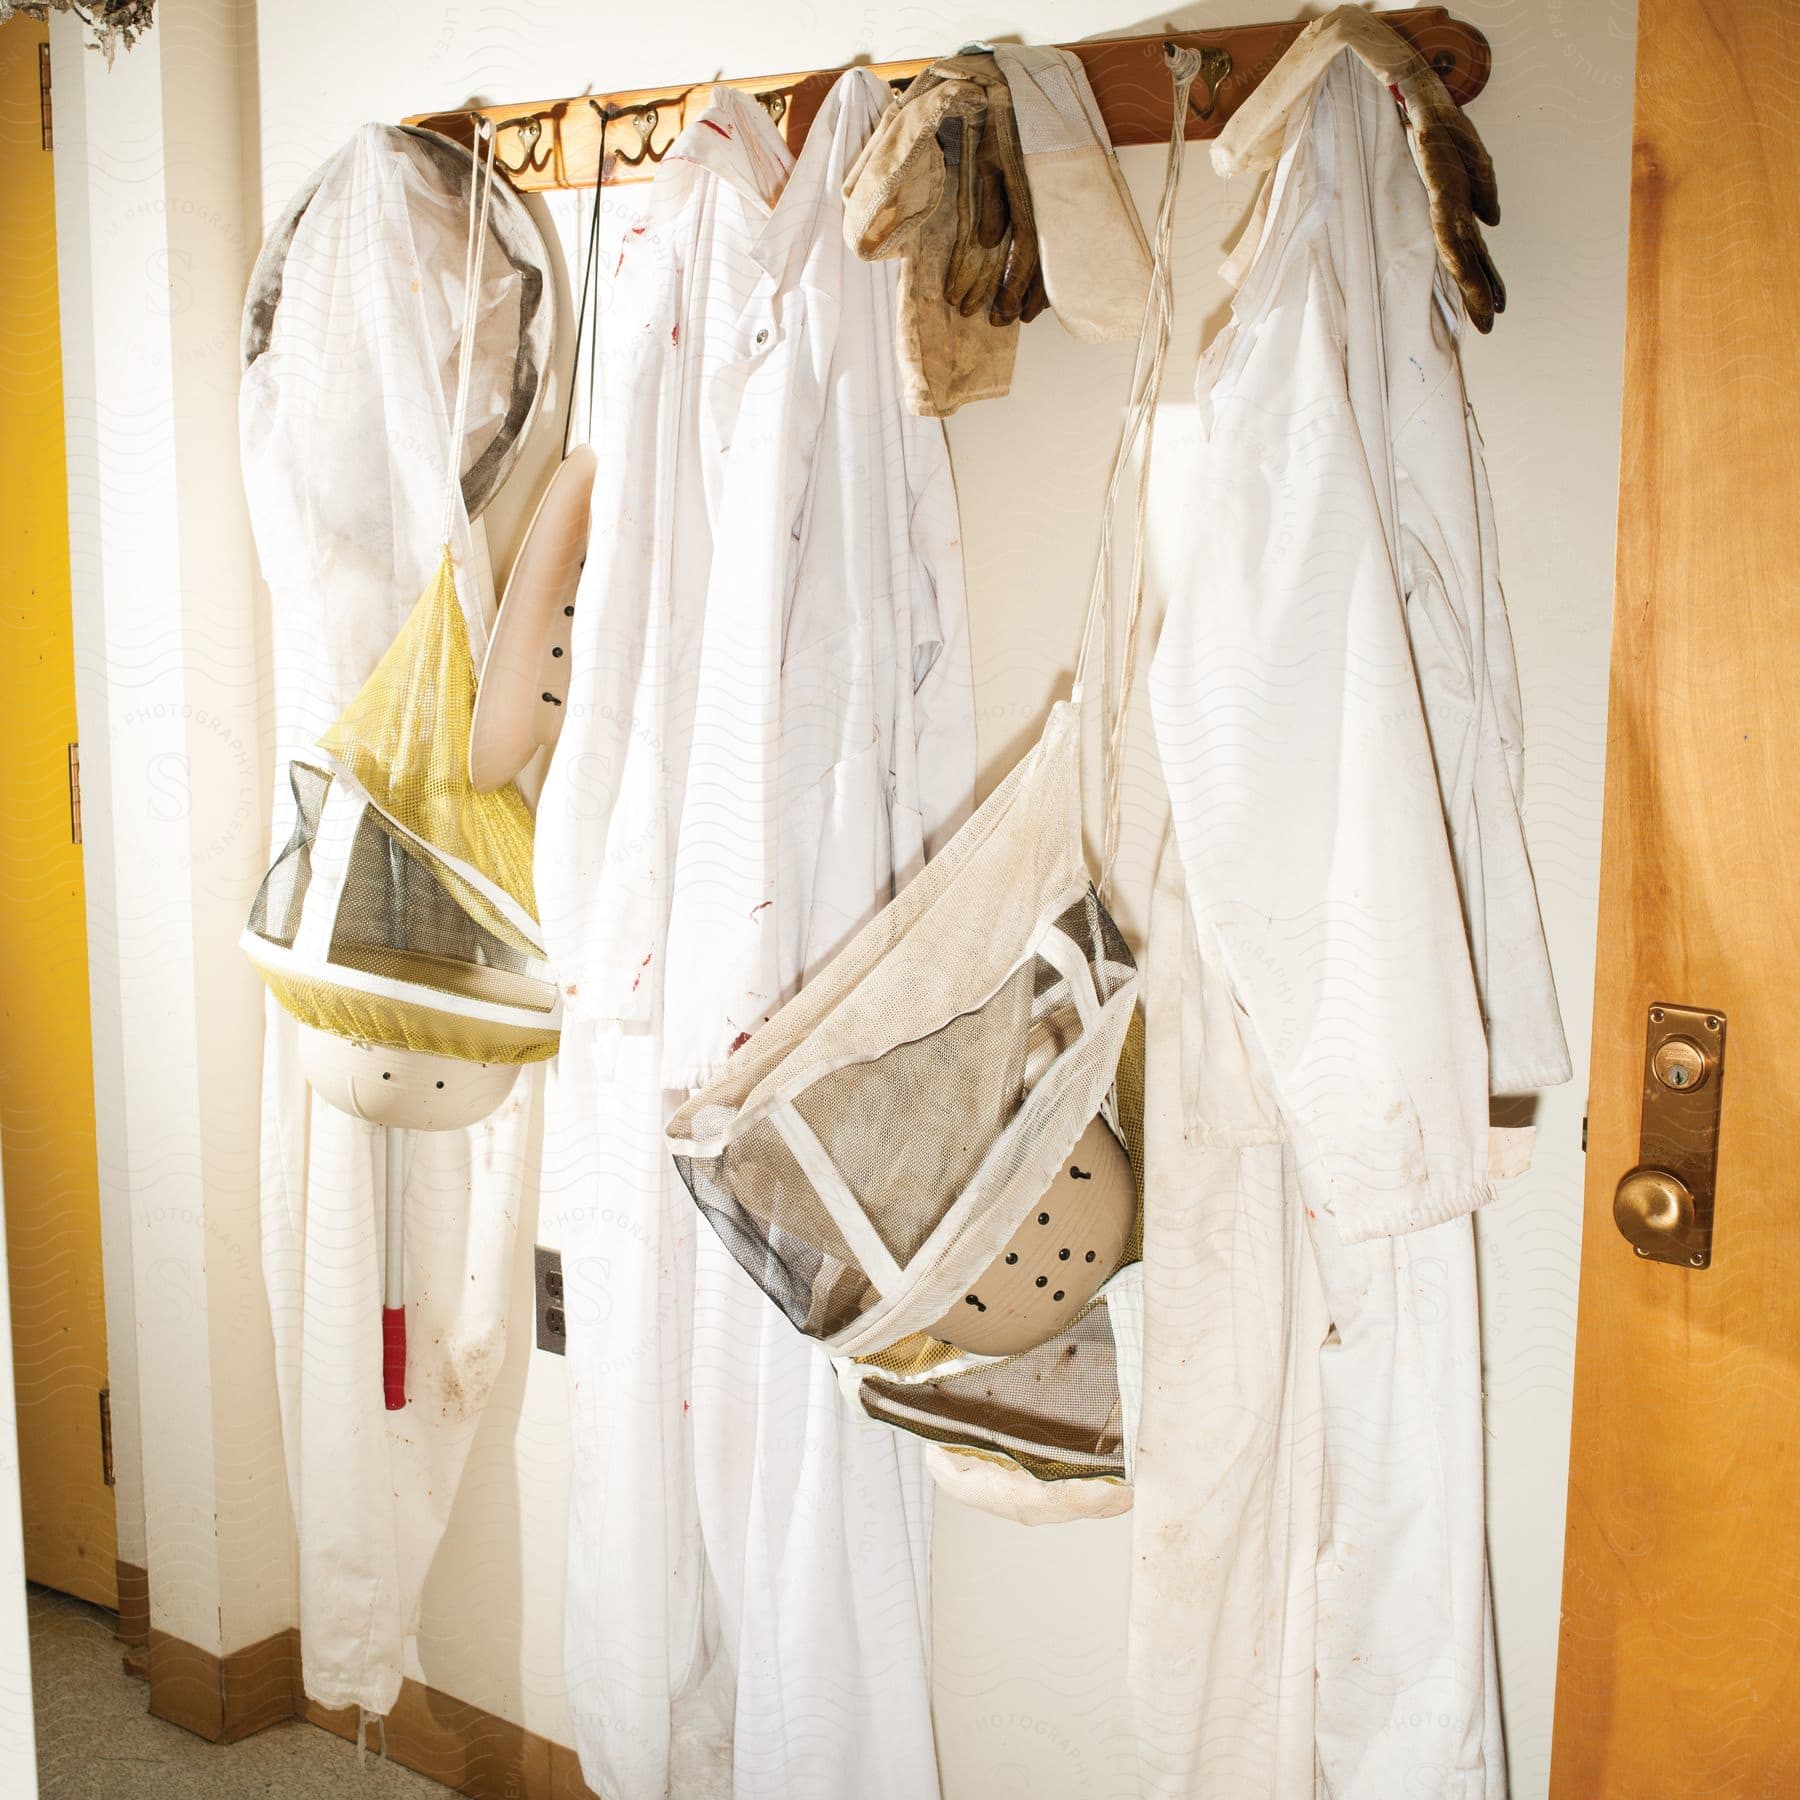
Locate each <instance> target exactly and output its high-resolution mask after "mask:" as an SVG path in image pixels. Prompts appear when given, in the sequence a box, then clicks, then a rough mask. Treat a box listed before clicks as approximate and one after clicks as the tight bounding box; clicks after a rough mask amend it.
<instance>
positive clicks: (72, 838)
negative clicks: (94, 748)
mask: <svg viewBox="0 0 1800 1800" xmlns="http://www.w3.org/2000/svg"><path fill="white" fill-rule="evenodd" d="M69 842H70V843H71V844H79V843H80V842H81V746H80V745H79V744H71V745H70V746H69Z"/></svg>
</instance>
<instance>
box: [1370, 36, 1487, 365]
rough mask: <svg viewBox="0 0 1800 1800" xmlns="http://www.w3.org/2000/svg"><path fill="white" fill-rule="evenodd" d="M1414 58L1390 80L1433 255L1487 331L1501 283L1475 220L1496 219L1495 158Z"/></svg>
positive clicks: (1428, 68) (1421, 61)
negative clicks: (1420, 186)
mask: <svg viewBox="0 0 1800 1800" xmlns="http://www.w3.org/2000/svg"><path fill="white" fill-rule="evenodd" d="M1414 60H1415V61H1416V62H1417V64H1418V68H1417V71H1416V72H1415V73H1411V74H1408V75H1406V76H1404V77H1402V78H1401V79H1400V80H1398V81H1396V82H1395V83H1394V84H1393V86H1394V91H1395V92H1396V93H1397V94H1398V95H1399V97H1400V104H1401V105H1402V107H1404V108H1405V111H1406V141H1407V145H1408V146H1409V148H1410V149H1411V150H1412V154H1413V161H1414V163H1416V164H1417V165H1418V170H1419V174H1420V177H1421V178H1422V179H1423V180H1424V183H1425V191H1426V193H1427V194H1428V195H1429V196H1430V199H1431V235H1432V237H1433V238H1434V239H1435V240H1436V243H1437V253H1438V260H1439V261H1440V262H1441V263H1442V264H1443V265H1444V267H1445V269H1447V270H1448V271H1449V274H1450V279H1451V280H1452V281H1454V282H1455V283H1456V285H1457V287H1458V288H1459V289H1460V290H1461V292H1462V298H1463V307H1464V309H1465V310H1466V311H1467V312H1468V315H1469V323H1470V324H1471V325H1473V326H1474V327H1475V329H1476V330H1477V331H1492V330H1493V329H1494V315H1495V314H1496V313H1502V312H1505V311H1506V283H1505V282H1504V281H1502V280H1501V279H1500V271H1499V270H1498V269H1496V268H1495V267H1494V259H1493V258H1492V257H1491V256H1490V255H1489V254H1488V247H1487V243H1486V240H1485V239H1484V238H1483V237H1482V235H1481V232H1480V230H1479V229H1478V227H1477V225H1476V223H1475V222H1476V220H1477V219H1479V220H1480V221H1481V223H1482V224H1483V225H1498V224H1499V223H1500V190H1499V187H1498V185H1497V183H1496V182H1495V179H1494V159H1493V158H1492V157H1491V156H1489V155H1488V153H1487V146H1486V145H1485V144H1483V143H1482V141H1481V139H1480V137H1479V136H1477V134H1476V131H1475V127H1474V126H1473V125H1471V124H1470V123H1469V116H1468V114H1467V113H1465V112H1464V111H1463V109H1462V108H1461V107H1460V106H1458V105H1457V104H1456V102H1455V101H1454V100H1452V99H1451V98H1450V94H1449V90H1448V89H1447V88H1445V86H1444V84H1443V82H1442V81H1440V80H1439V79H1438V76H1437V72H1436V71H1435V70H1434V69H1432V67H1431V66H1430V65H1429V64H1428V63H1427V62H1426V61H1425V59H1424V58H1423V57H1417V58H1415V59H1414Z"/></svg>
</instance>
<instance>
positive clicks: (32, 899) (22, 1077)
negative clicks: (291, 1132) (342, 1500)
mask: <svg viewBox="0 0 1800 1800" xmlns="http://www.w3.org/2000/svg"><path fill="white" fill-rule="evenodd" d="M46 38H47V29H46V27H45V26H44V25H42V24H40V23H38V22H36V21H35V20H31V19H27V18H23V17H15V18H13V19H12V20H10V21H9V22H8V23H7V24H6V25H5V26H0V484H4V491H5V503H4V510H3V511H0V1152H3V1154H4V1159H5V1190H6V1249H7V1261H8V1265H9V1268H10V1286H11V1297H12V1323H13V1348H14V1378H15V1381H16V1384H17V1392H18V1422H19V1464H20V1478H21V1487H22V1490H23V1503H24V1515H25V1569H26V1573H27V1575H28V1576H29V1577H30V1578H31V1579H32V1580H33V1581H41V1582H44V1583H46V1584H48V1585H49V1586H51V1587H56V1588H61V1589H63V1590H64V1591H65V1592H68V1593H72V1594H79V1595H81V1596H82V1597H83V1598H84V1599H88V1600H94V1601H98V1602H99V1603H100V1604H102V1605H105V1606H113V1605H116V1604H117V1588H116V1577H115V1569H114V1545H115V1537H114V1519H113V1495H112V1490H111V1489H110V1488H108V1487H107V1486H106V1485H105V1484H104V1482H103V1481H102V1479H101V1449H100V1410H99V1399H98V1395H99V1391H100V1389H101V1388H103V1387H104V1386H105V1385H106V1318H105V1313H104V1310H103V1306H102V1289H101V1280H100V1208H99V1187H98V1177H97V1173H96V1168H95V1159H94V1086H93V1069H92V1053H91V1049H90V1043H89V1031H88V974H87V937H86V925H85V916H84V906H85V900H84V894H83V884H82V871H81V851H80V849H79V848H78V847H77V846H76V845H75V844H74V843H73V842H71V838H70V830H69V783H68V755H69V745H70V744H71V743H73V742H74V741H75V737H76V726H75V661H74V654H73V651H72V648H71V642H70V619H69V534H68V493H67V487H66V481H65V474H64V461H63V410H62V351H61V340H60V335H59V331H58V324H57V287H56V219H55V211H54V195H53V190H52V186H51V157H50V153H49V151H48V150H47V149H46V148H45V147H44V143H43V135H42V128H41V122H40V106H39V61H38V55H39V53H38V46H39V45H40V44H42V43H44V42H45V41H46Z"/></svg>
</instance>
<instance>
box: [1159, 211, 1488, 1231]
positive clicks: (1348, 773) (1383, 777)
mask: <svg viewBox="0 0 1800 1800" xmlns="http://www.w3.org/2000/svg"><path fill="white" fill-rule="evenodd" d="M1321 242H1322V234H1321ZM1267 274H1268V275H1269V276H1270V277H1272V279H1270V280H1268V281H1267V282H1266V284H1265V285H1264V286H1263V287H1262V288H1261V290H1260V291H1259V292H1258V294H1257V295H1256V297H1255V300H1254V308H1253V310H1254V318H1253V319H1252V320H1250V321H1247V322H1246V321H1245V320H1243V319H1240V322H1239V324H1238V326H1237V328H1236V329H1235V330H1234V331H1233V332H1232V333H1230V334H1229V337H1228V340H1227V341H1226V342H1225V343H1224V344H1222V346H1221V349H1222V352H1223V355H1222V356H1221V357H1220V358H1219V361H1220V365H1221V366H1220V367H1218V368H1214V367H1213V366H1212V365H1211V364H1209V366H1208V368H1207V369H1206V370H1204V371H1203V381H1210V382H1211V386H1210V388H1209V390H1208V391H1206V392H1204V393H1203V395H1202V418H1203V422H1204V423H1205V425H1206V431H1205V435H1204V441H1203V443H1202V446H1201V450H1200V453H1199V458H1198V470H1199V473H1198V484H1197V489H1196V493H1195V504H1194V510H1193V517H1194V519H1195V521H1196V525H1195V532H1196V536H1195V543H1194V548H1193V552H1192V555H1191V557H1190V566H1189V573H1188V576H1187V580H1186V586H1185V588H1183V589H1182V590H1181V591H1179V592H1178V593H1176V594H1175V595H1174V596H1173V598H1172V601H1171V605H1170V608H1169V614H1168V619H1167V623H1166V624H1165V627H1164V630H1163V635H1162V641H1161V644H1160V645H1159V648H1158V650H1157V654H1156V658H1155V662H1154V665H1153V667H1152V671H1151V679H1150V689H1151V703H1152V708H1153V712H1154V716H1155V722H1156V732H1157V740H1158V744H1159V748H1160V751H1161V756H1162V762H1163V769H1164V773H1165V776H1166V778H1167V781H1168V787H1169V793H1170V800H1171V804H1172V809H1173V816H1174V824H1175V831H1176V838H1177V843H1178V846H1179V849H1180V853H1181V858H1182V863H1183V867H1184V870H1185V874H1186V879H1187V886H1188V892H1189V897H1190V903H1191V905H1192V907H1193V909H1194V914H1195V919H1196V922H1197V924H1198V926H1199V928H1200V929H1201V930H1202V932H1204V933H1207V934H1209V935H1213V936H1214V937H1215V938H1216V941H1217V943H1218V944H1219V945H1220V947H1221V950H1222V953H1223V956H1224V959H1225V964H1226V968H1227V971H1228V973H1229V977H1230V980H1231V984H1232V987H1233V990H1234V992H1235V995H1236V997H1237V1000H1238V1002H1239V1004H1240V1005H1241V1006H1242V1007H1243V1009H1244V1011H1245V1013H1246V1014H1247V1016H1248V1019H1249V1023H1250V1027H1251V1030H1252V1031H1253V1033H1254V1035H1255V1038H1256V1041H1257V1043H1258V1046H1259V1048H1260V1050H1261V1053H1262V1056H1263V1058H1264V1060H1265V1062H1266V1065H1267V1069H1268V1072H1269V1075H1270V1078H1271V1082H1272V1085H1273V1088H1274V1091H1275V1095H1276V1098H1277V1100H1278V1102H1279V1104H1280V1107H1281V1111H1282V1115H1283V1119H1284V1121H1285V1123H1286V1124H1287V1127H1288V1129H1289V1131H1290V1133H1291V1134H1292V1137H1293V1140H1294V1145H1295V1151H1296V1156H1297V1158H1298V1160H1299V1165H1300V1174H1301V1178H1302V1182H1303V1184H1304V1187H1305V1191H1306V1194H1307V1199H1308V1204H1309V1205H1317V1206H1322V1207H1324V1208H1326V1209H1327V1210H1329V1211H1330V1212H1332V1213H1333V1215H1334V1216H1335V1219H1336V1223H1337V1228H1338V1231H1339V1233H1340V1235H1341V1236H1342V1237H1343V1238H1344V1239H1345V1240H1346V1241H1355V1240H1358V1239H1362V1238H1367V1237H1373V1236H1376V1235H1379V1234H1382V1233H1387V1232H1395V1231H1406V1230H1412V1229H1415V1228H1417V1227H1420V1226H1425V1225H1431V1224H1435V1223H1437V1222H1439V1221H1441V1220H1445V1219H1449V1218H1453V1217H1456V1216H1457V1215H1459V1214H1462V1213H1465V1212H1467V1211H1469V1210H1470V1209H1471V1208H1472V1207H1474V1206H1476V1205H1478V1204H1480V1203H1481V1202H1482V1201H1483V1200H1484V1199H1486V1198H1487V1197H1488V1195H1489V1192H1490V1188H1489V1181H1488V1109H1487V1100H1488V1081H1487V1050H1486V1043H1485V1039H1484V1034H1483V1029H1482V1020H1481V1013H1480V1009H1479V1006H1478V1004H1477V1000H1476V993H1475V984H1474V979H1473V976H1472V973H1471V969H1470V961H1469V949H1468V941H1467V937H1466V935H1465V932H1464V927H1463V918H1462V911H1461V907H1460V904H1459V900H1458V893H1457V884H1456V877H1455V872H1454V869H1453V866H1452V861H1451V855H1450V849H1449V845H1448V842H1447V838H1446V833H1445V825H1444V817H1443V810H1442V806H1441V804H1440V800H1439V794H1438V784H1437V780H1436V776H1435V773H1434V769H1433V764H1432V755H1431V744H1430V740H1429V738H1428V735H1427V732H1426V725H1425V718H1424V714H1423V710H1422V707H1421V703H1420V698H1419V690H1418V685H1417V681H1416V678H1415V673H1414V668H1413V661H1412V655H1411V651H1410V647H1409V643H1408V637H1407V628H1406V618H1405V599H1404V595H1403V593H1402V591H1401V587H1400V578H1399V572H1398V570H1397V568H1396V567H1395V561H1394V556H1393V553H1392V550H1391V545H1390V532H1389V521H1390V519H1391V517H1392V500H1391V480H1392V472H1391V468H1390V466H1389V461H1388V456H1387V452H1386V449H1385V437H1384V435H1383V433H1382V431H1381V429H1380V422H1379V421H1377V427H1376V430H1375V431H1373V432H1369V433H1366V432H1365V430H1364V428H1363V426H1362V424H1361V423H1360V422H1359V419H1358V416H1357V410H1356V408H1355V406H1354V405H1353V403H1352V396H1351V393H1350V391H1349V387H1348V384H1347V377H1346V368H1347V366H1348V361H1349V353H1348V351H1347V348H1346V343H1345V329H1344V327H1345V321H1344V314H1345V311H1346V309H1345V306H1344V304H1343V298H1342V295H1341V293H1340V291H1339V287H1338V284H1337V278H1336V274H1335V271H1334V270H1333V268H1332V267H1331V265H1330V263H1329V261H1328V260H1327V259H1326V258H1325V256H1324V255H1323V254H1322V252H1315V251H1308V250H1307V249H1306V248H1305V247H1304V246H1295V245H1292V244H1290V245H1288V246H1286V248H1285V251H1284V254H1283V255H1282V257H1281V258H1280V259H1279V263H1278V266H1276V267H1275V268H1273V269H1271V270H1269V271H1267ZM1253 279H1254V277H1253ZM1376 410H1379V409H1376ZM1209 413H1210V418H1208V416H1207V415H1208V414H1209Z"/></svg>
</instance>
